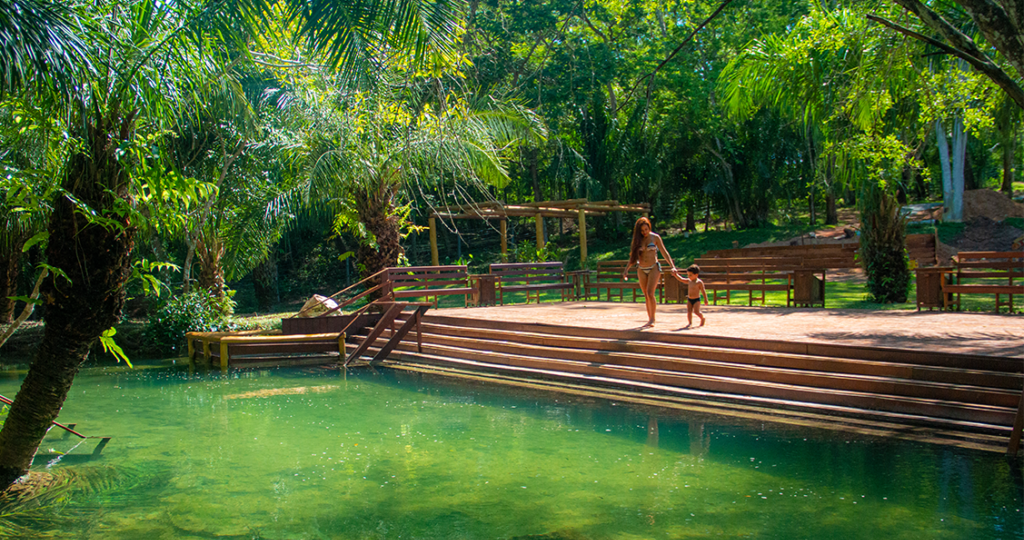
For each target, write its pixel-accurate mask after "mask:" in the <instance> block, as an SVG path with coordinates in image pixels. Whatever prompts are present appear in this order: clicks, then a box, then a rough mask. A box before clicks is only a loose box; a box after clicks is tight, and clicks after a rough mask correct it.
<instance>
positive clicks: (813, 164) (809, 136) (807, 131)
mask: <svg viewBox="0 0 1024 540" xmlns="http://www.w3.org/2000/svg"><path fill="white" fill-rule="evenodd" d="M804 143H805V145H806V146H807V159H806V160H804V163H805V167H804V169H805V170H806V171H807V211H808V214H809V217H808V222H809V224H810V225H811V226H812V227H813V226H814V224H815V223H817V221H818V216H817V215H815V212H814V179H815V177H816V174H817V170H818V157H817V155H816V154H815V152H814V131H813V129H812V128H811V125H810V124H809V123H808V124H806V125H805V127H804Z"/></svg>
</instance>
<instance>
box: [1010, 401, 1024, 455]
mask: <svg viewBox="0 0 1024 540" xmlns="http://www.w3.org/2000/svg"><path fill="white" fill-rule="evenodd" d="M1021 431H1024V392H1021V394H1020V404H1019V405H1017V417H1016V418H1015V419H1014V420H1013V430H1012V431H1010V445H1009V446H1007V447H1006V455H1008V456H1010V457H1012V458H1016V457H1017V450H1019V449H1020V436H1021Z"/></svg>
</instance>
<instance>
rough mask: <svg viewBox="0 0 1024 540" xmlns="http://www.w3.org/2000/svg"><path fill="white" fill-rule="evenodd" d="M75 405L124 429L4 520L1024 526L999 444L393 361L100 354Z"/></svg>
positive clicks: (194, 534) (593, 529) (732, 528)
mask: <svg viewBox="0 0 1024 540" xmlns="http://www.w3.org/2000/svg"><path fill="white" fill-rule="evenodd" d="M19 384H20V381H19V380H17V378H15V377H9V378H8V379H5V380H0V394H4V395H8V396H13V394H15V393H16V391H17V388H18V385H19ZM60 420H61V421H62V422H75V423H77V424H78V428H79V429H80V430H81V431H83V432H85V433H87V434H90V435H111V436H113V437H114V439H113V440H112V441H111V443H110V444H109V445H108V446H107V447H106V449H105V450H104V451H103V457H102V458H101V459H99V460H92V461H88V462H84V463H77V464H73V465H72V464H69V463H66V462H65V460H62V461H59V462H57V463H55V464H54V465H53V466H52V468H55V469H56V468H61V467H70V468H71V469H72V470H74V471H75V472H76V474H79V475H80V476H81V477H83V478H87V479H89V481H88V482H87V483H86V484H87V485H88V486H89V487H88V489H79V490H75V491H71V492H70V493H69V495H68V497H67V500H65V501H62V502H61V504H58V505H54V506H53V507H52V508H51V509H49V510H47V512H48V513H49V514H48V516H47V517H48V518H50V519H43V520H40V519H38V517H36V518H33V519H32V520H27V521H25V520H23V521H21V522H18V518H17V517H16V516H15V517H13V518H11V519H12V520H13V521H14V522H15V523H20V524H22V525H27V526H29V527H30V528H34V529H36V530H37V531H39V532H45V533H49V534H53V535H54V536H58V537H60V538H90V539H91V538H97V539H99V538H103V539H109V538H125V539H129V538H132V539H134V538H142V539H147V540H156V539H162V538H168V539H170V538H185V539H190V538H195V539H209V538H263V539H307V538H308V539H321V538H330V539H349V538H353V539H364V538H374V539H376V538H446V539H447V538H458V539H463V538H464V539H476V538H480V539H507V538H570V539H640V538H666V539H674V538H711V537H743V538H779V539H794V538H844V539H849V538H865V539H876V538H886V539H900V538H906V539H919V538H930V539H945V538H949V539H953V538H964V539H966V538H970V539H996V538H1005V539H1011V538H1021V537H1022V536H1024V510H1022V505H1024V500H1022V490H1024V487H1022V477H1021V470H1020V467H1019V466H1016V465H1012V464H1011V463H1010V462H1008V461H1007V460H1006V459H1005V458H1004V457H1002V456H1000V455H995V454H985V453H979V452H972V451H967V450H958V449H952V448H945V447H938V446H928V445H922V444H914V443H907V442H900V441H882V440H877V439H874V440H869V439H864V438H857V437H855V436H852V435H847V434H841V433H825V432H822V431H817V430H815V431H800V430H796V429H793V428H778V427H775V426H762V425H759V424H752V423H750V422H740V421H736V420H731V419H728V418H714V417H708V416H707V415H697V414H693V415H692V416H688V413H679V412H671V413H670V412H666V411H657V410H654V409H644V408H639V407H636V406H630V405H626V404H622V403H614V402H608V401H603V400H595V399H592V398H583V397H573V396H566V395H561V394H551V393H542V392H539V391H533V390H525V389H517V388H509V387H495V386H490V385H484V384H480V383H474V382H469V381H458V380H445V379H439V378H436V377H423V376H420V375H417V374H413V373H403V372H395V371H391V370H382V371H371V370H356V371H350V372H349V373H348V374H347V375H346V374H344V373H342V372H339V371H336V370H335V371H330V370H320V369H304V370H299V369H274V370H261V371H251V372H240V373H232V374H230V375H227V376H222V375H220V374H219V373H202V374H194V375H190V374H189V373H188V372H187V371H186V370H183V369H181V368H176V367H164V368H150V369H135V370H128V369H123V368H89V369H85V370H83V372H82V373H81V374H80V375H79V377H78V379H77V380H76V382H75V385H74V387H73V389H72V392H71V394H70V396H69V398H68V400H67V403H66V405H65V407H64V410H63V412H62V413H61V417H60ZM74 444H76V441H75V440H70V439H67V440H65V439H62V437H61V435H60V434H59V433H58V432H57V431H56V430H54V431H51V434H50V436H49V437H48V438H47V440H46V441H45V442H44V445H43V447H42V448H41V451H44V452H45V451H48V450H50V449H51V448H52V449H53V450H59V451H66V450H67V449H68V448H70V447H71V446H73V445H74ZM94 444H95V443H94V442H93V441H90V442H87V443H85V444H84V445H83V446H81V447H78V448H76V449H75V451H74V452H73V453H74V454H79V453H88V452H89V451H90V450H91V446H93V445H94ZM66 461H67V462H71V461H73V459H72V458H70V457H69V458H68V459H67V460H66ZM1017 463H1018V464H1019V461H1018V462H1017ZM43 467H45V464H43V465H40V466H39V468H43Z"/></svg>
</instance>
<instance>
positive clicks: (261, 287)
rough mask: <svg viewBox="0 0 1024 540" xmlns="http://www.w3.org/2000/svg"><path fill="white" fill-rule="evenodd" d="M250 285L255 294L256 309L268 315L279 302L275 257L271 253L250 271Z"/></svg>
mask: <svg viewBox="0 0 1024 540" xmlns="http://www.w3.org/2000/svg"><path fill="white" fill-rule="evenodd" d="M252 284H253V288H254V289H255V293H256V307H257V309H258V310H259V311H261V312H267V313H269V312H270V310H271V308H273V306H274V305H275V304H277V303H278V302H280V301H281V294H280V291H279V289H278V285H277V257H275V256H274V254H273V253H271V254H270V255H268V256H267V260H265V261H263V262H262V263H260V264H259V265H257V266H256V268H253V269H252Z"/></svg>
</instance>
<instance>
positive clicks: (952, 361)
mask: <svg viewBox="0 0 1024 540" xmlns="http://www.w3.org/2000/svg"><path fill="white" fill-rule="evenodd" d="M423 320H424V322H427V323H438V324H451V325H458V326H465V327H469V328H490V329H501V330H514V331H524V332H536V333H544V334H550V335H558V336H577V337H586V338H606V339H618V340H624V341H648V342H656V343H669V344H680V345H698V346H707V347H721V348H725V349H744V350H750V351H771V352H786V353H791V354H806V355H811V356H823V357H824V356H827V357H835V358H856V359H861V360H879V361H899V362H902V363H909V364H920V365H927V366H942V367H950V368H957V369H976V370H990V371H1002V372H1005V373H1024V362H1022V361H1021V360H1020V359H1019V358H1001V357H994V356H984V355H972V354H958V353H944V352H938V351H921V350H911V349H893V348H886V347H869V346H861V345H844V344H835V343H815V342H793V341H775V340H766V339H747V338H736V337H724V336H708V335H703V336H698V335H682V334H675V333H663V332H650V331H639V330H612V329H607V328H588V327H583V326H560V325H554V324H547V323H521V322H515V321H503V320H488V319H480V318H463V317H455V316H449V315H440V314H437V313H433V314H429V315H425V316H424V319H423Z"/></svg>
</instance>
